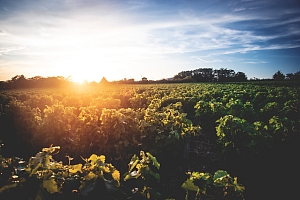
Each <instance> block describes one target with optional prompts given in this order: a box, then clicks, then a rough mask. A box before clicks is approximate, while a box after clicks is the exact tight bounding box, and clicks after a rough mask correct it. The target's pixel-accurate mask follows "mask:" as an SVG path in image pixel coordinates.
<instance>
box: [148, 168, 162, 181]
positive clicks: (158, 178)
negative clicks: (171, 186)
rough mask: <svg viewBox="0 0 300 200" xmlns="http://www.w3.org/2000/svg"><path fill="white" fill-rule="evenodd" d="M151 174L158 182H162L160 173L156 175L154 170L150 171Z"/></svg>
mask: <svg viewBox="0 0 300 200" xmlns="http://www.w3.org/2000/svg"><path fill="white" fill-rule="evenodd" d="M149 173H150V174H151V175H152V176H154V177H155V178H156V180H157V182H159V181H160V175H159V174H158V173H155V172H153V171H152V170H149Z"/></svg>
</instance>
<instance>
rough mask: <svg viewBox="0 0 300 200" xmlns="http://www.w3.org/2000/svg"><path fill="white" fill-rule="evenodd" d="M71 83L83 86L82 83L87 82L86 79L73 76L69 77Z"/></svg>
mask: <svg viewBox="0 0 300 200" xmlns="http://www.w3.org/2000/svg"><path fill="white" fill-rule="evenodd" d="M71 81H73V82H75V83H78V84H83V83H84V82H86V81H88V80H87V79H86V77H84V76H82V75H80V74H75V75H71Z"/></svg>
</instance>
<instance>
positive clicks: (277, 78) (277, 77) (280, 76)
mask: <svg viewBox="0 0 300 200" xmlns="http://www.w3.org/2000/svg"><path fill="white" fill-rule="evenodd" d="M284 78H285V75H284V74H283V73H282V72H281V71H279V70H278V71H277V72H276V73H275V74H274V75H273V79H274V80H275V81H283V80H284Z"/></svg>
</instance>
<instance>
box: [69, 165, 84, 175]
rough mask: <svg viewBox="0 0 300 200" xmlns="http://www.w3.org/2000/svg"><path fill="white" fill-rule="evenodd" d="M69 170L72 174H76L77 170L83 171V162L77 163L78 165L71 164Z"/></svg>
mask: <svg viewBox="0 0 300 200" xmlns="http://www.w3.org/2000/svg"><path fill="white" fill-rule="evenodd" d="M69 172H70V173H72V174H75V173H77V172H81V173H82V164H77V165H71V166H70V168H69Z"/></svg>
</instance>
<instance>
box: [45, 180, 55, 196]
mask: <svg viewBox="0 0 300 200" xmlns="http://www.w3.org/2000/svg"><path fill="white" fill-rule="evenodd" d="M43 188H45V189H46V190H47V191H48V192H49V193H50V194H53V193H55V192H58V187H57V183H56V181H55V180H54V179H49V180H44V181H43Z"/></svg>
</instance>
